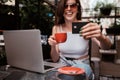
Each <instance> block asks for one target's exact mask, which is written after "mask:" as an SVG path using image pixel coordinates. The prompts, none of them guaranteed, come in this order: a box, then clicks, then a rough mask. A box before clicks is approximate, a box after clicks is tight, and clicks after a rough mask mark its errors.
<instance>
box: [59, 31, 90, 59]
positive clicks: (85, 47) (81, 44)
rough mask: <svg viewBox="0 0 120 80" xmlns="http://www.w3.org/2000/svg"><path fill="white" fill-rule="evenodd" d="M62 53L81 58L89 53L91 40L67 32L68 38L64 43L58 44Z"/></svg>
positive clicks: (66, 55)
mask: <svg viewBox="0 0 120 80" xmlns="http://www.w3.org/2000/svg"><path fill="white" fill-rule="evenodd" d="M58 47H59V50H60V54H62V55H64V56H65V57H70V58H79V57H80V56H84V55H86V54H88V51H89V40H85V39H84V38H83V37H81V36H80V35H79V34H72V32H67V40H66V42H64V43H59V44H58Z"/></svg>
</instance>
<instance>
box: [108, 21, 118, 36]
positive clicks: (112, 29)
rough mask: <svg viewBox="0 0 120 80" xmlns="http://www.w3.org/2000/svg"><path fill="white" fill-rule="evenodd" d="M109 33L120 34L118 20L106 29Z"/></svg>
mask: <svg viewBox="0 0 120 80" xmlns="http://www.w3.org/2000/svg"><path fill="white" fill-rule="evenodd" d="M106 32H107V34H113V35H119V34H120V22H118V21H117V23H116V24H113V25H111V26H110V27H109V28H107V29H106Z"/></svg>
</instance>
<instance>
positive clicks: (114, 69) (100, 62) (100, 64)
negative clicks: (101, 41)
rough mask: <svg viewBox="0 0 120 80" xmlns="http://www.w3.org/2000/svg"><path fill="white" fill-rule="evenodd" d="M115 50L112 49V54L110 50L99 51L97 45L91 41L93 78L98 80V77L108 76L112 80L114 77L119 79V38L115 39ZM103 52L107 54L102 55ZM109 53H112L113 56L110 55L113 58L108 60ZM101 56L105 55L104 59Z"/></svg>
mask: <svg viewBox="0 0 120 80" xmlns="http://www.w3.org/2000/svg"><path fill="white" fill-rule="evenodd" d="M115 50H116V51H114V50H113V53H114V54H111V53H112V50H107V51H104V50H103V52H102V51H101V52H100V49H99V47H98V46H97V45H96V44H95V43H94V42H92V54H91V55H92V56H91V61H93V62H94V66H93V70H94V73H95V80H100V77H103V76H104V77H106V78H107V79H108V80H109V78H112V79H113V80H114V79H115V78H119V79H120V69H119V68H120V40H118V41H116V49H115ZM103 54H108V55H106V56H104V55H103ZM109 54H110V55H112V56H113V55H114V58H113V57H112V59H113V60H110V61H109V57H110V55H109ZM103 57H105V58H106V60H105V59H104V58H103ZM95 59H96V60H95ZM107 59H108V60H107ZM101 80H102V79H101Z"/></svg>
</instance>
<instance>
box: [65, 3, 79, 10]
mask: <svg viewBox="0 0 120 80" xmlns="http://www.w3.org/2000/svg"><path fill="white" fill-rule="evenodd" d="M78 5H79V4H77V3H73V4H66V5H65V6H64V8H65V9H67V8H68V7H70V8H71V9H74V8H76V7H77V6H78Z"/></svg>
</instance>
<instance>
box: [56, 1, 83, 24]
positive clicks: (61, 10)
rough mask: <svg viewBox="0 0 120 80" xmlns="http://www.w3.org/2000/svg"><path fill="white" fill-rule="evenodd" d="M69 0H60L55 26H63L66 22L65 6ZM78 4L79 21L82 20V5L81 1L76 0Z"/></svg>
mask: <svg viewBox="0 0 120 80" xmlns="http://www.w3.org/2000/svg"><path fill="white" fill-rule="evenodd" d="M66 2H67V0H60V1H59V2H58V5H57V8H56V13H55V25H59V24H63V23H65V20H64V16H63V14H64V6H65V4H66ZM76 3H77V4H78V6H77V7H78V13H77V19H78V20H81V4H80V1H79V0H76Z"/></svg>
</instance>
